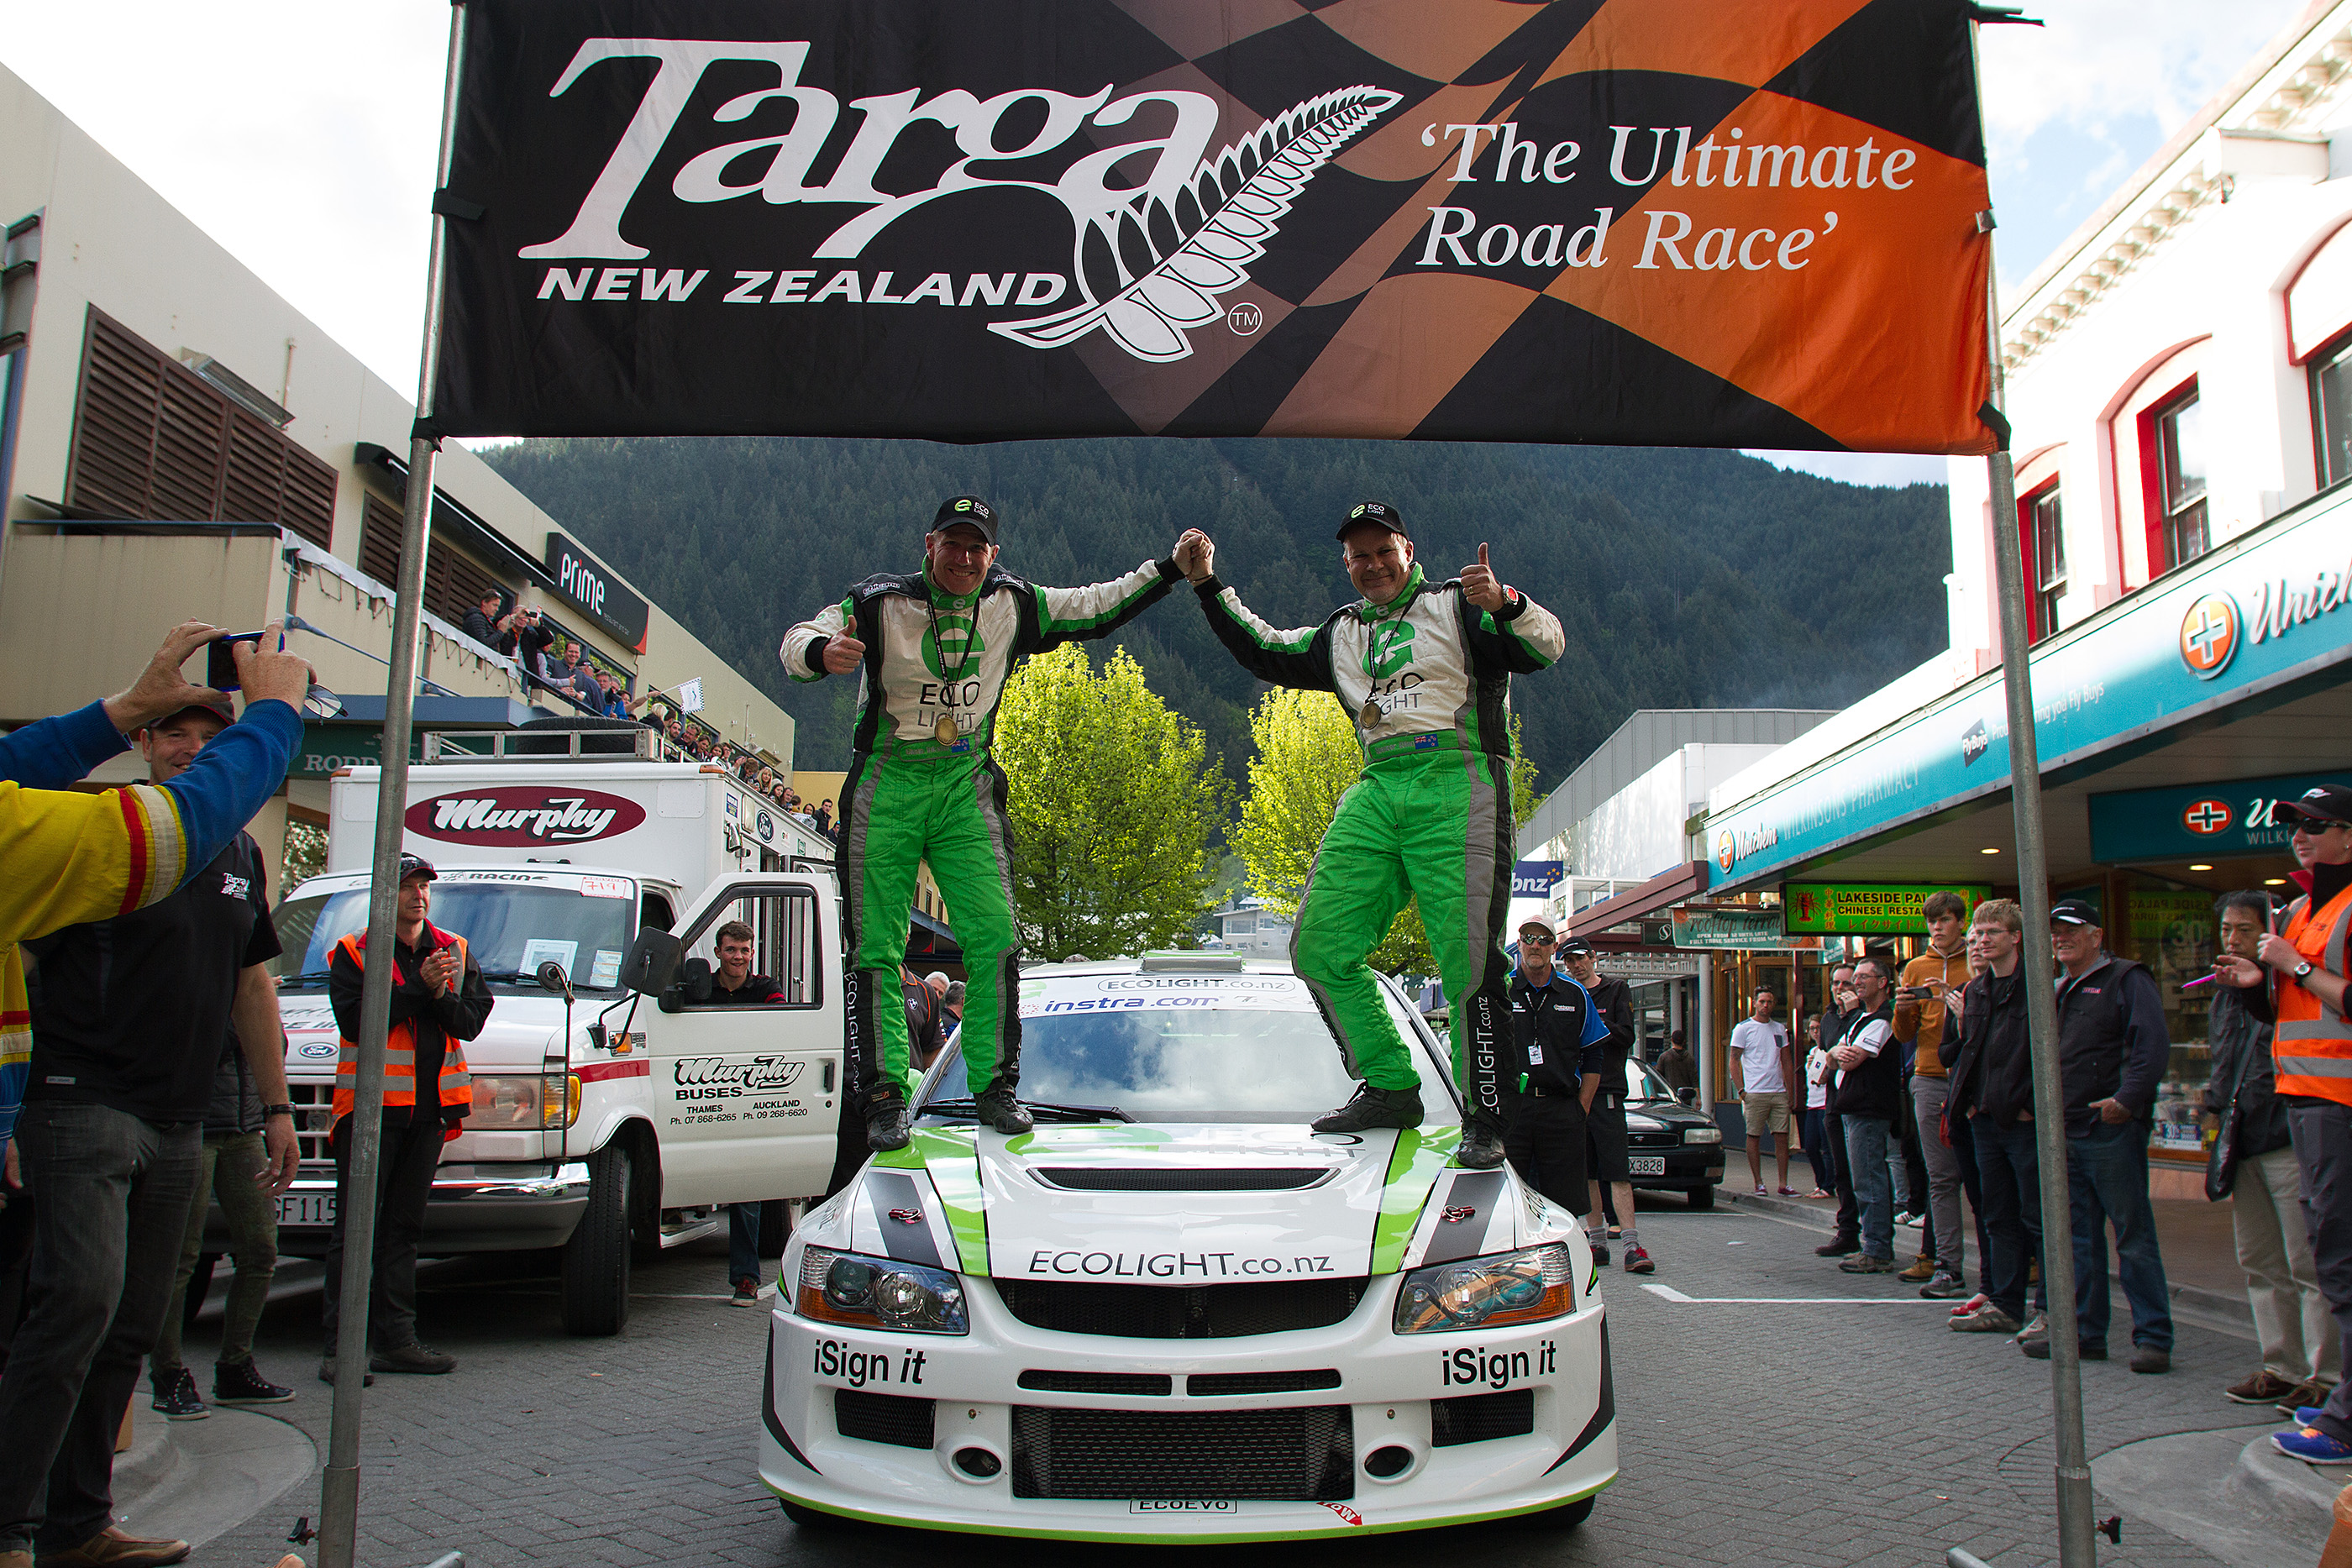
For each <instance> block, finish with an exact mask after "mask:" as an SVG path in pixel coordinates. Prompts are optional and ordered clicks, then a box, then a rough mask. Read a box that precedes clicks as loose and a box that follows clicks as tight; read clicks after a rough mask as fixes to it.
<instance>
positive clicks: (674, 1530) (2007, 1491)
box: [189, 1197, 2293, 1568]
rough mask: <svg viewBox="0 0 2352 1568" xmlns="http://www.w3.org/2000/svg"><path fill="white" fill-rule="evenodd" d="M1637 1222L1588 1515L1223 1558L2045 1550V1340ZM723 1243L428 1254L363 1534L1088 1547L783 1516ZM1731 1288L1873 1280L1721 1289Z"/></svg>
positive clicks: (1813, 1264) (383, 1429) (2131, 1558)
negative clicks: (426, 1365) (585, 1271)
mask: <svg viewBox="0 0 2352 1568" xmlns="http://www.w3.org/2000/svg"><path fill="white" fill-rule="evenodd" d="M1641 1223H1642V1234H1643V1240H1644V1242H1645V1243H1646V1244H1647V1245H1648V1246H1649V1247H1650V1249H1652V1251H1653V1252H1654V1254H1655V1255H1656V1256H1657V1258H1658V1260H1659V1272H1658V1273H1657V1274H1655V1275H1654V1276H1652V1277H1651V1280H1650V1281H1648V1282H1650V1283H1653V1284H1656V1285H1661V1286H1664V1287H1667V1288H1669V1289H1671V1290H1674V1291H1678V1292H1680V1293H1681V1294H1683V1295H1685V1296H1688V1297H1693V1298H1699V1299H1698V1300H1694V1301H1675V1300H1671V1299H1669V1298H1667V1297H1665V1296H1663V1295H1661V1294H1659V1293H1657V1292H1655V1291H1645V1290H1643V1289H1642V1288H1641V1285H1642V1283H1643V1281H1636V1280H1633V1279H1631V1278H1629V1277H1627V1276H1626V1275H1624V1274H1623V1273H1622V1271H1618V1270H1612V1271H1611V1272H1610V1273H1609V1274H1608V1275H1606V1276H1605V1280H1604V1284H1603V1292H1604V1295H1605V1297H1606V1299H1607V1301H1608V1302H1609V1306H1610V1312H1611V1316H1612V1338H1613V1341H1614V1344H1615V1348H1616V1355H1617V1358H1618V1359H1617V1367H1616V1371H1617V1390H1618V1419H1619V1432H1620V1437H1619V1442H1620V1446H1621V1448H1620V1451H1621V1457H1622V1465H1623V1475H1622V1479H1620V1480H1619V1482H1618V1483H1617V1484H1616V1485H1615V1486H1614V1487H1612V1488H1611V1489H1610V1490H1608V1491H1607V1492H1605V1493H1603V1494H1602V1496H1601V1501H1600V1506H1599V1508H1598V1509H1597V1510H1596V1511H1594V1513H1593V1515H1592V1517H1591V1520H1590V1521H1588V1522H1587V1523H1586V1524H1585V1525H1584V1526H1583V1527H1582V1528H1580V1529H1579V1530H1576V1531H1559V1530H1557V1529H1556V1528H1547V1527H1540V1526H1507V1525H1494V1526H1482V1527H1476V1528H1471V1529H1464V1530H1458V1531H1445V1532H1440V1533H1429V1532H1422V1533H1415V1534H1403V1535H1389V1536H1373V1537H1368V1538H1365V1539H1363V1540H1360V1541H1355V1542H1331V1543H1326V1542H1307V1543H1304V1544H1302V1545H1299V1546H1296V1547H1282V1548H1255V1547H1250V1548H1238V1549H1235V1548H1227V1549H1224V1550H1223V1552H1221V1553H1220V1568H1225V1564H1226V1563H1234V1564H1238V1563H1240V1562H1242V1561H1243V1560H1246V1561H1247V1562H1248V1563H1251V1564H1255V1563H1267V1564H1273V1563H1285V1564H1286V1568H1287V1565H1289V1564H1293V1563H1297V1562H1298V1561H1300V1560H1301V1559H1304V1560H1305V1561H1307V1562H1309V1563H1323V1562H1333V1563H1336V1562H1339V1561H1343V1560H1345V1561H1349V1562H1351V1563H1352V1562H1357V1561H1365V1560H1370V1561H1373V1562H1379V1563H1391V1562H1393V1563H1423V1562H1426V1561H1428V1560H1429V1559H1428V1558H1427V1556H1426V1555H1425V1554H1428V1553H1432V1552H1442V1553H1446V1554H1449V1555H1451V1556H1454V1557H1465V1556H1467V1557H1473V1558H1475V1559H1476V1560H1478V1561H1481V1562H1488V1563H1496V1564H1518V1563H1545V1564H1560V1565H1563V1568H1566V1565H1572V1564H1596V1565H1597V1564H1602V1563H1606V1564H1609V1565H1611V1568H1652V1565H1654V1568H1696V1565H1699V1564H1706V1565H1708V1568H1714V1565H1717V1564H1757V1565H1774V1568H1778V1565H1783V1564H1785V1565H1790V1568H1796V1565H1803V1568H1813V1565H1821V1568H1832V1565H1835V1568H1847V1565H1857V1568H1858V1565H1868V1568H1896V1565H1901V1568H1922V1565H1940V1564H1941V1563H1943V1561H1944V1551H1945V1548H1946V1547H1947V1546H1953V1545H1958V1546H1964V1547H1967V1548H1968V1549H1969V1550H1970V1551H1972V1552H1975V1553H1976V1554H1977V1555H1978V1556H1979V1557H1980V1558H1982V1559H1983V1560H1984V1561H1985V1562H1986V1563H1989V1564H1990V1565H1992V1568H2029V1565H2031V1568H2040V1565H2043V1564H2049V1563H2054V1562H2055V1560H2056V1549H2055V1546H2054V1532H2053V1504H2052V1476H2051V1458H2050V1455H2051V1439H2050V1375H2049V1370H2048V1366H2047V1364H2044V1363H2040V1362H2031V1361H2028V1360H2026V1359H2025V1358H2024V1357H2023V1356H2022V1355H2021V1354H2019V1353H2018V1352H2017V1350H2016V1348H2015V1347H2014V1346H2012V1345H2011V1344H2010V1343H2009V1342H2008V1341H2007V1339H2006V1338H2001V1337H1996V1336H1979V1335H1969V1334H1955V1333H1949V1332H1948V1331H1947V1330H1946V1329H1945V1328H1944V1326H1943V1323H1944V1319H1945V1316H1946V1308H1945V1306H1944V1305H1943V1304H1941V1303H1933V1302H1923V1301H1918V1300H1917V1299H1916V1293H1915V1291H1913V1289H1912V1288H1911V1287H1908V1286H1904V1285H1901V1284H1899V1283H1898V1282H1896V1281H1891V1280H1887V1279H1884V1278H1867V1277H1865V1278H1858V1277H1855V1276H1851V1275H1845V1274H1842V1273H1840V1272H1838V1270H1837V1269H1836V1268H1835V1266H1834V1265H1833V1264H1832V1263H1830V1262H1827V1261H1825V1260H1820V1259H1817V1258H1815V1257H1813V1256H1812V1248H1813V1246H1814V1245H1815V1243H1816V1242H1817V1241H1818V1240H1819V1239H1821V1233H1820V1232H1818V1231H1816V1230H1814V1229H1812V1228H1810V1227H1808V1226H1806V1225H1804V1224H1802V1223H1801V1222H1798V1221H1795V1220H1791V1219H1788V1218H1779V1217H1775V1216H1771V1215H1767V1214H1763V1213H1759V1212H1756V1211H1752V1210H1748V1209H1745V1208H1738V1207H1734V1208H1727V1209H1718V1210H1717V1211H1715V1212H1712V1213H1706V1214H1692V1213H1688V1212H1685V1211H1683V1210H1682V1209H1681V1208H1680V1207H1679V1205H1678V1204H1677V1203H1676V1201H1675V1199H1673V1198H1670V1197H1669V1198H1662V1199H1659V1200H1657V1201H1656V1207H1654V1208H1652V1207H1648V1200H1645V1207H1644V1208H1643V1213H1642V1216H1641ZM720 1253H721V1249H719V1248H718V1247H717V1246H716V1245H715V1244H710V1243H705V1244H701V1245H699V1246H698V1247H696V1248H694V1249H687V1250H686V1252H685V1253H683V1254H673V1255H672V1256H671V1257H670V1258H668V1259H667V1260H665V1261H664V1262H663V1263H662V1264H661V1265H660V1266H658V1267H656V1268H655V1269H651V1270H641V1271H640V1273H639V1274H638V1277H637V1290H638V1291H639V1292H640V1294H639V1297H638V1299H637V1301H635V1306H634V1308H633V1316H632V1319H631V1322H630V1324H629V1326H628V1329H627V1331H626V1332H625V1333H623V1334H622V1335H621V1336H619V1337H618V1338H615V1339H608V1340H576V1339H568V1338H566V1337H565V1336H564V1335H563V1333H562V1330H561V1328H560V1326H559V1324H558V1322H557V1314H556V1302H555V1296H554V1288H553V1281H552V1280H551V1279H548V1278H544V1277H538V1276H535V1275H534V1274H533V1273H532V1272H531V1271H530V1269H529V1267H528V1266H527V1263H526V1260H471V1261H467V1262H460V1263H453V1264H446V1265H441V1266H438V1267H436V1268H435V1269H434V1270H431V1271H430V1272H429V1274H428V1282H427V1291H426V1293H425V1300H424V1320H425V1323H424V1331H425V1338H426V1340H427V1341H428V1342H429V1343H434V1344H436V1345H438V1346H439V1347H441V1348H443V1349H445V1350H447V1351H449V1352H451V1353H452V1354H456V1355H457V1356H458V1357H460V1358H461V1360H462V1363H463V1364H462V1365H461V1366H460V1368H459V1370H458V1371H457V1374H456V1375H452V1376H448V1377H426V1378H417V1377H390V1376H386V1377H379V1378H378V1379H377V1382H376V1386H375V1387H374V1388H373V1390H371V1391H370V1397H369V1400H368V1405H367V1416H366V1427H365V1445H364V1447H365V1456H366V1458H365V1468H364V1470H363V1476H362V1562H363V1563H367V1564H369V1568H423V1565H424V1564H425V1563H429V1562H431V1561H432V1560H433V1559H434V1558H436V1557H437V1556H439V1555H440V1554H441V1553H442V1552H446V1551H448V1550H450V1549H452V1548H457V1549H461V1550H463V1551H464V1552H465V1553H466V1558H467V1563H469V1564H472V1565H475V1568H505V1565H507V1564H523V1563H545V1564H612V1565H614V1568H636V1565H639V1564H668V1563H791V1564H802V1563H808V1564H814V1563H834V1562H850V1561H855V1562H856V1563H859V1564H860V1565H861V1568H866V1565H873V1568H892V1565H896V1564H900V1563H908V1564H913V1563H929V1562H931V1561H933V1560H935V1559H936V1558H937V1557H938V1556H939V1555H940V1554H941V1553H943V1552H945V1553H951V1554H953V1555H955V1556H957V1557H959V1558H973V1557H982V1558H987V1559H990V1560H995V1559H997V1558H999V1557H1005V1556H1012V1555H1014V1554H1017V1555H1018V1557H1019V1558H1020V1560H1021V1561H1022V1562H1023V1563H1024V1564H1034V1565H1037V1568H1060V1565H1062V1564H1065V1563H1066V1564H1070V1565H1072V1568H1076V1564H1078V1563H1094V1562H1096V1561H1097V1560H1098V1559H1099V1556H1100V1553H1099V1552H1098V1550H1097V1549H1095V1548H1091V1547H1086V1546H1076V1545H1073V1546H1060V1545H1056V1544H1054V1543H1034V1544H1033V1543H1014V1542H1002V1543H999V1542H985V1541H982V1540H980V1539H976V1538H973V1537H970V1536H960V1537H944V1536H933V1535H927V1534H923V1533H920V1532H916V1531H884V1530H875V1529H866V1528H860V1527H856V1526H845V1527H841V1528H837V1529H830V1530H819V1531H800V1530H796V1529H795V1528H794V1527H793V1525H792V1524H791V1523H789V1522H788V1521H785V1520H784V1518H783V1517H782V1514H781V1512H780V1511H778V1509H777V1507H776V1505H775V1502H774V1500H773V1499H772V1497H770V1496H769V1494H768V1493H767V1492H766V1491H765V1490H764V1489H763V1488H761V1486H760V1484H759V1482H758V1479H757V1478H756V1476H755V1474H754V1471H753V1468H752V1458H751V1452H752V1432H753V1427H754V1422H755V1420H756V1403H757V1398H758V1390H759V1378H760V1365H761V1333H762V1327H763V1322H764V1314H763V1313H761V1312H742V1311H738V1310H736V1309H733V1308H730V1307H729V1306H728V1305H727V1304H726V1303H725V1301H724V1300H723V1299H722V1286H721V1283H720V1277H721V1275H722V1274H723V1273H724V1271H725V1270H724V1262H723V1258H722V1256H721V1255H720ZM1727 1297H1765V1298H1779V1299H1786V1298H1807V1297H1826V1298H1857V1297H1859V1298H1866V1299H1867V1300H1866V1301H1864V1302H1860V1303H1855V1302H1852V1301H1843V1300H1832V1301H1814V1302H1790V1301H1775V1302H1772V1303H1730V1304H1717V1303H1716V1302H1713V1301H1708V1300H1706V1298H1727ZM2121 1306H2122V1303H2121V1302H2120V1301H2118V1302H2117V1308H2118V1312H2119V1313H2120V1312H2121ZM211 1333H212V1330H211V1327H210V1325H209V1324H204V1325H200V1326H199V1327H198V1328H197V1330H196V1331H195V1332H194V1333H193V1334H192V1335H191V1336H190V1342H189V1348H190V1354H189V1361H190V1363H191V1364H201V1361H202V1359H203V1357H202V1352H203V1351H204V1350H205V1348H207V1342H208V1340H209V1338H210V1335H211ZM318 1343H319V1331H318V1312H317V1302H316V1297H315V1294H314V1295H312V1296H310V1297H305V1298H298V1299H294V1300H289V1301H281V1302H278V1303H276V1304H274V1305H273V1306H272V1307H271V1309H270V1312H269V1314H268V1317H267V1319H266V1320H265V1322H264V1324H263V1332H262V1339H261V1343H260V1345H259V1347H258V1348H259V1352H260V1355H261V1359H262V1363H263V1364H264V1366H265V1367H266V1368H267V1369H268V1371H269V1372H271V1373H272V1374H273V1375H276V1376H277V1377H278V1380H279V1381H281V1382H290V1383H294V1384H296V1385H298V1386H299V1388H300V1390H301V1397H300V1398H299V1400H298V1401H297V1402H296V1403H294V1404H292V1405H289V1406H278V1407H276V1408H275V1409H274V1410H273V1411H272V1414H276V1415H279V1416H283V1417H285V1418H286V1419H288V1420H289V1421H292V1422H293V1423H294V1424H296V1425H297V1426H299V1427H301V1428H302V1429H303V1430H305V1431H306V1432H308V1433H310V1436H311V1437H312V1438H313V1439H314V1440H315V1442H316V1443H317V1445H318V1448H319V1452H320V1454H321V1455H322V1456H323V1455H324V1454H325V1452H326V1450H327V1416H328V1401H329V1396H330V1391H329V1390H328V1389H327V1388H326V1387H325V1385H322V1384H320V1383H319V1382H317V1381H316V1379H315V1377H314V1373H315V1369H316V1355H317V1348H316V1347H317V1345H318ZM2250 1348H2251V1347H2250V1346H2248V1345H2247V1344H2246V1343H2244V1342H2243V1341H2240V1340H2234V1339H2231V1338H2228V1337H2226V1336H2224V1335H2221V1334H2219V1333H2211V1332H2209V1331H2206V1330H2202V1329H2198V1328H2193V1327H2186V1326H2184V1327H2183V1328H2182V1330H2181V1332H2180V1338H2179V1344H2178V1345H2177V1347H2176V1349H2175V1355H2174V1368H2175V1369H2174V1371H2173V1372H2172V1373H2171V1374H2170V1375H2168V1376H2160V1377H2145V1376H2135V1375H2132V1374H2131V1373H2130V1372H2129V1371H2128V1370H2127V1369H2126V1367H2125V1366H2124V1364H2122V1363H2121V1362H2120V1361H2116V1362H2110V1363H2106V1364H2086V1365H2085V1366H2084V1399H2085V1404H2086V1407H2087V1410H2088V1415H2089V1422H2088V1424H2089V1434H2090V1447H2091V1451H2092V1452H2093V1453H2094V1454H2097V1453H2100V1452H2104V1451H2105V1450H2107V1449H2109V1448H2116V1447H2117V1446H2119V1445H2121V1444H2125V1443H2128V1442H2133V1441H2137V1440H2138V1439H2141V1438H2145V1437H2153V1436H2158V1435H2162V1434H2168V1433H2176V1432H2183V1431H2207V1430H2216V1429H2219V1428H2222V1427H2232V1426H2242V1425H2244V1423H2245V1422H2246V1420H2247V1418H2248V1416H2249V1414H2251V1413H2250V1412H2248V1411H2246V1410H2244V1409H2243V1408H2242V1407H2241V1406H2233V1405H2231V1404H2229V1403H2227V1402H2226V1401H2224V1400H2223V1399H2222V1398H2221V1395H2220V1389H2221V1386H2222V1385H2224V1384H2226V1383H2228V1382H2230V1381H2232V1380H2233V1379H2234V1378H2236V1377H2238V1376H2241V1375H2243V1374H2244V1372H2245V1370H2246V1363H2247V1359H2248V1353H2249V1350H2250ZM317 1495H318V1494H317V1482H316V1479H312V1480H310V1481H308V1482H305V1483H303V1484H302V1485H300V1486H297V1487H296V1488H294V1489H293V1490H290V1491H289V1492H288V1493H286V1495H285V1496H283V1497H282V1498H280V1499H279V1500H278V1501H277V1502H276V1503H275V1504H273V1505H271V1507H270V1508H269V1509H268V1511H265V1513H264V1514H263V1515H261V1516H257V1517H256V1518H255V1519H253V1520H250V1521H247V1523H246V1524H244V1525H243V1526H240V1527H239V1528H237V1529H236V1530H233V1531H229V1532H228V1533H227V1534H226V1535H224V1536H222V1537H221V1538H219V1539H218V1540H216V1541H215V1542H211V1543H210V1544H208V1545H207V1546H205V1548H204V1549H203V1550H202V1551H201V1552H198V1554H197V1555H196V1557H195V1558H194V1562H196V1563H200V1564H236V1565H239V1568H242V1565H245V1564H269V1563H275V1562H276V1561H277V1559H278V1554H280V1553H282V1552H285V1551H287V1550H288V1547H287V1546H286V1545H285V1539H286V1536H287V1533H288V1531H289V1528H290V1527H291V1526H292V1524H293V1521H294V1519H295V1516H296V1515H297V1514H299V1513H308V1514H310V1515H311V1516H312V1517H313V1520H314V1521H315V1518H316V1515H317ZM2109 1511H2112V1510H2110V1509H2107V1508H2105V1507H2102V1509H2101V1514H2102V1516H2104V1515H2105V1513H2107V1512H2109ZM305 1555H306V1557H307V1556H311V1555H314V1553H313V1552H305ZM1201 1555H1202V1560H1203V1561H1205V1554H1201ZM1169 1560H1170V1561H1171V1562H1172V1561H1174V1560H1175V1559H1174V1558H1173V1557H1172V1556H1171V1558H1170V1559H1169ZM2282 1561H2283V1563H2292V1561H2293V1560H2292V1559H2289V1558H2285V1557H2283V1559H2282ZM2100 1562H2101V1563H2102V1564H2104V1565H2105V1568H2126V1565H2129V1568H2189V1565H2191V1564H2195V1565H2198V1568H2212V1564H2213V1563H2214V1559H2212V1558H2210V1557H2209V1556H2207V1555H2205V1554H2204V1553H2203V1552H2200V1551H2198V1550H2197V1549H2196V1548H2194V1547H2192V1546H2189V1544H2187V1543H2186V1542H2181V1541H2179V1540H2178V1539H2176V1538H2174V1537H2171V1536H2168V1535H2166V1534H2164V1533H2163V1532H2162V1531H2158V1530H2156V1529H2154V1528H2153V1527H2152V1526H2149V1525H2147V1524H2145V1523H2141V1522H2139V1521H2134V1520H2131V1519H2129V1518H2126V1521H2125V1522H2124V1533H2123V1543H2122V1545H2121V1547H2120V1548H2116V1547H2110V1546H2107V1545H2106V1544H2105V1542H2104V1541H2103V1542H2101V1543H2100Z"/></svg>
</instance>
